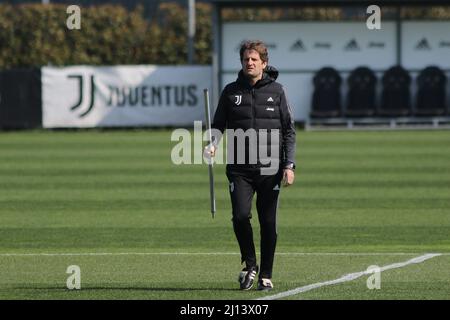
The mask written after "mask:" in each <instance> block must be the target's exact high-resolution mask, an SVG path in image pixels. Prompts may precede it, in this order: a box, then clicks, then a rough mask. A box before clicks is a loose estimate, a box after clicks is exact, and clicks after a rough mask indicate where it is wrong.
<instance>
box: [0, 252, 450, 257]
mask: <svg viewBox="0 0 450 320" xmlns="http://www.w3.org/2000/svg"><path fill="white" fill-rule="evenodd" d="M418 254H421V253H417V252H279V253H276V255H280V256H413V255H418ZM158 255H161V256H178V255H180V256H182V255H184V256H189V255H193V256H195V255H205V256H221V255H224V256H225V255H240V253H238V252H72V253H71V252H68V253H64V252H53V253H52V252H36V253H26V252H24V253H0V257H34V256H44V257H46V256H49V257H58V256H158ZM440 255H450V253H441V254H440Z"/></svg>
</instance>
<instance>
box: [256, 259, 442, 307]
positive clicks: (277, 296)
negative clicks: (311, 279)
mask: <svg viewBox="0 0 450 320" xmlns="http://www.w3.org/2000/svg"><path fill="white" fill-rule="evenodd" d="M441 255H442V254H440V253H429V254H425V255H422V256H419V257H416V258H413V259H410V260H408V261H405V262H399V263H393V264H389V265H387V266H384V267H381V268H380V271H381V272H382V271H386V270H390V269H396V268H403V267H406V266H408V265H410V264H413V263H421V262H424V261H425V260H428V259H431V258H434V257H438V256H441ZM372 273H373V272H368V271H367V270H365V271H360V272H355V273H350V274H347V275H344V276H342V277H340V278H338V279H335V280H330V281H325V282H318V283H313V284H310V285H307V286H303V287H298V288H295V289H292V290H288V291H284V292H280V293H277V294H274V295H271V296H266V297H262V298H259V299H256V300H275V299H281V298H285V297H289V296H293V295H296V294H299V293H303V292H307V291H310V290H314V289H317V288H321V287H325V286H331V285H334V284H338V283H343V282H348V281H352V280H355V279H358V278H360V277H362V276H363V275H368V274H372Z"/></svg>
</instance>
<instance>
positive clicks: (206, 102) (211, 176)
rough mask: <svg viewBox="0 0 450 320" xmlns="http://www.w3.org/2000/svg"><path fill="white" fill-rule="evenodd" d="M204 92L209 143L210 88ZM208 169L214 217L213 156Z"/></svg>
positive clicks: (210, 141) (210, 140)
mask: <svg viewBox="0 0 450 320" xmlns="http://www.w3.org/2000/svg"><path fill="white" fill-rule="evenodd" d="M203 92H204V95H205V116H206V129H207V130H208V135H209V143H212V134H211V116H210V112H209V92H208V89H204V90H203ZM208 171H209V198H210V201H211V214H212V217H213V219H214V216H215V214H216V196H215V194H214V172H213V158H212V157H211V159H210V161H209V163H208Z"/></svg>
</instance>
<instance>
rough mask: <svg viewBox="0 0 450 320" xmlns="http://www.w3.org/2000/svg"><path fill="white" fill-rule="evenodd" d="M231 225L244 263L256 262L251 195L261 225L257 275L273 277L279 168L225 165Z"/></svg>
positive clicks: (251, 263) (279, 179) (280, 174)
mask: <svg viewBox="0 0 450 320" xmlns="http://www.w3.org/2000/svg"><path fill="white" fill-rule="evenodd" d="M227 177H228V181H229V182H230V184H229V191H230V196H231V203H232V207H233V219H232V221H233V228H234V232H235V234H236V238H237V240H238V243H239V247H240V250H241V261H242V262H244V261H245V263H246V267H247V268H248V267H253V266H256V265H257V262H256V253H255V245H254V242H253V231H252V226H251V223H250V219H251V217H252V215H251V207H252V199H253V195H254V193H255V192H256V195H257V197H256V209H257V211H258V218H259V224H260V229H261V264H260V272H259V278H269V279H270V278H272V268H273V259H274V255H275V246H276V243H277V226H276V222H277V219H276V215H277V207H278V195H279V193H280V188H281V185H280V183H281V179H282V170H279V171H278V173H277V174H275V175H261V170H260V169H257V168H250V169H231V168H227Z"/></svg>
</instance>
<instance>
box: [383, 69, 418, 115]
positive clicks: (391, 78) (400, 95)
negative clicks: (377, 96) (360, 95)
mask: <svg viewBox="0 0 450 320" xmlns="http://www.w3.org/2000/svg"><path fill="white" fill-rule="evenodd" d="M382 84H383V89H382V93H381V107H380V110H378V114H379V115H380V116H408V115H410V114H411V98H410V84H411V76H410V75H409V73H408V71H406V70H405V69H404V68H402V67H401V66H394V67H391V68H390V69H388V70H387V71H386V72H385V73H384V75H383V78H382Z"/></svg>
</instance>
